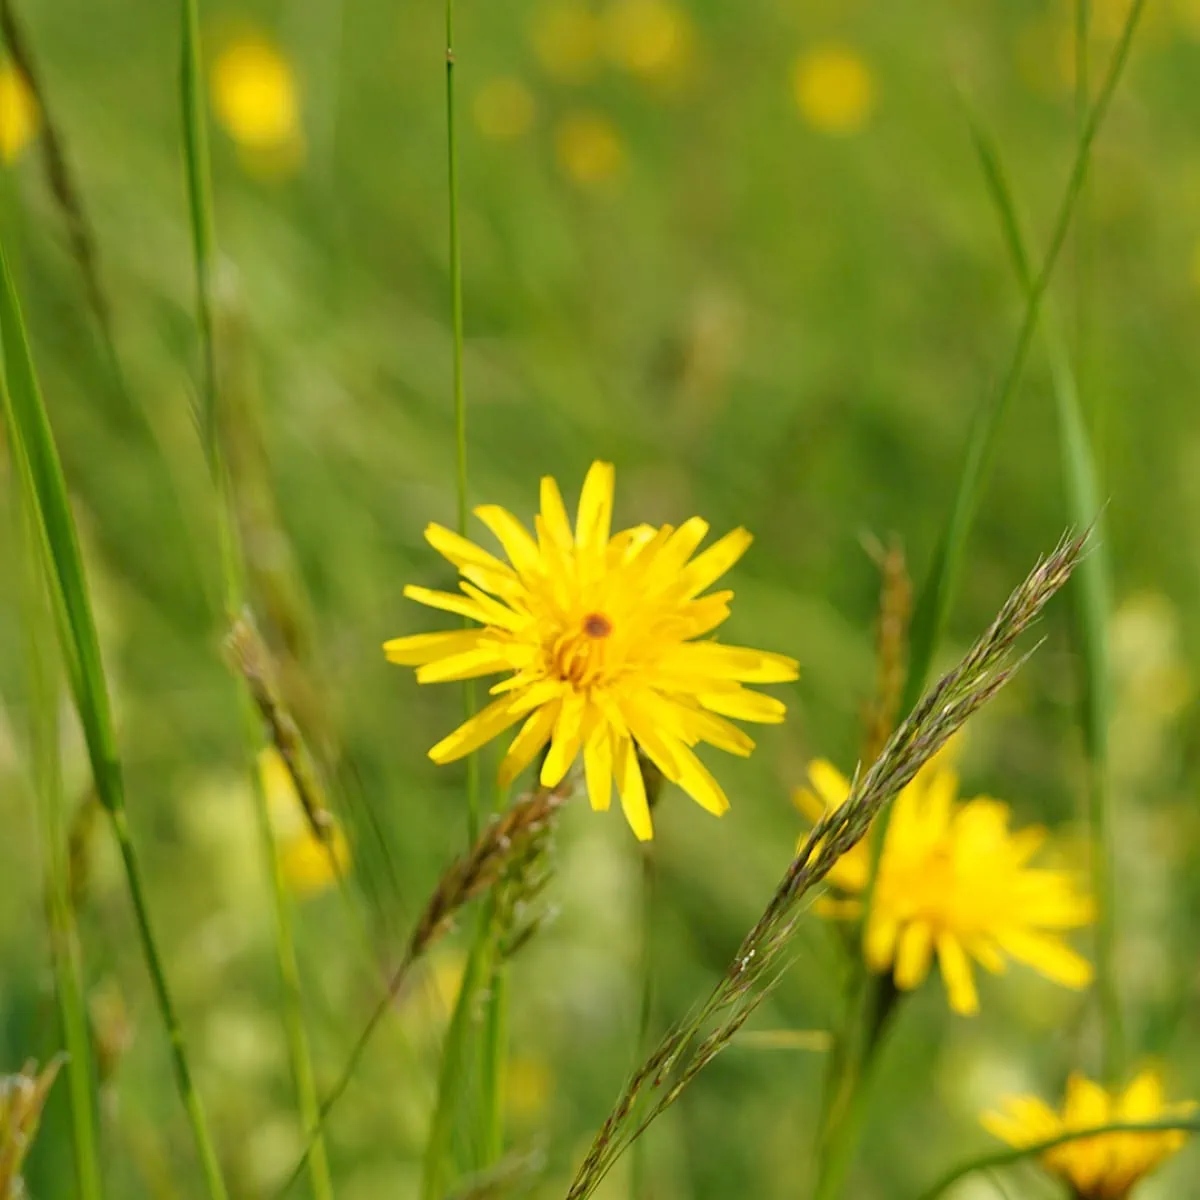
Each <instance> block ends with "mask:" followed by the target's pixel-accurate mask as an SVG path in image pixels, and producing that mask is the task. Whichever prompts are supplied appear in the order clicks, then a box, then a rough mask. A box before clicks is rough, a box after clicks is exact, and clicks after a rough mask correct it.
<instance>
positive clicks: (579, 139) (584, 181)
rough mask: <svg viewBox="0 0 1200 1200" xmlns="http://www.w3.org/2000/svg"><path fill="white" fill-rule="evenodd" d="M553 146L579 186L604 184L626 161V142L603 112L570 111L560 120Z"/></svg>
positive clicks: (564, 169)
mask: <svg viewBox="0 0 1200 1200" xmlns="http://www.w3.org/2000/svg"><path fill="white" fill-rule="evenodd" d="M554 145H555V150H556V151H557V154H558V162H559V165H560V166H561V167H562V169H563V171H564V172H565V173H566V174H567V176H569V177H570V179H572V180H573V181H574V182H575V183H577V184H579V185H580V186H581V187H593V186H595V185H597V184H603V183H607V182H608V181H609V180H611V179H613V178H614V177H615V176H616V175H617V174H618V173H619V172H620V170H621V168H622V167H623V166H624V164H625V143H624V142H623V141H622V140H621V135H620V133H619V132H618V131H617V127H616V126H615V125H614V124H613V123H612V121H610V120H609V119H608V117H606V116H605V115H604V114H603V113H598V112H575V113H569V114H568V115H567V116H565V117H564V118H563V119H562V121H561V122H560V123H559V126H558V129H557V131H556V133H555V138H554Z"/></svg>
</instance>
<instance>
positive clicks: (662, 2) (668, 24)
mask: <svg viewBox="0 0 1200 1200" xmlns="http://www.w3.org/2000/svg"><path fill="white" fill-rule="evenodd" d="M604 34H605V44H606V48H607V50H608V54H609V57H610V58H611V59H612V60H613V62H615V63H616V64H617V65H618V66H620V67H623V68H624V69H625V70H627V71H630V72H632V73H633V74H635V75H641V76H643V77H644V78H646V79H667V78H670V77H671V76H672V75H675V74H676V73H677V72H678V71H679V69H680V68H681V67H682V66H683V65H684V63H685V62H686V60H687V57H688V54H689V52H690V50H691V42H692V27H691V25H690V24H689V22H688V18H687V14H686V13H685V12H684V11H683V10H682V9H681V8H679V6H678V5H676V4H673V3H671V2H670V0H614V2H613V3H612V4H610V5H609V7H608V8H607V10H606V11H605V14H604Z"/></svg>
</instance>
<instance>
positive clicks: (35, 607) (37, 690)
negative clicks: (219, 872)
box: [22, 514, 104, 1200]
mask: <svg viewBox="0 0 1200 1200" xmlns="http://www.w3.org/2000/svg"><path fill="white" fill-rule="evenodd" d="M25 524H26V536H25V538H24V541H25V551H26V553H25V556H24V557H25V568H26V569H25V571H24V584H25V586H24V587H23V589H22V590H23V592H24V597H23V601H24V603H23V608H24V615H25V622H24V623H25V633H26V638H25V644H26V648H27V652H28V660H29V684H30V686H29V712H30V721H29V724H30V743H31V750H32V759H33V783H34V793H35V797H36V802H37V811H38V817H39V826H40V829H41V842H42V853H43V856H44V861H45V879H46V897H47V901H48V906H47V907H48V909H49V918H50V950H51V955H52V958H53V963H54V980H55V993H56V995H57V998H58V1008H59V1016H60V1018H61V1020H62V1029H63V1042H64V1044H65V1046H66V1050H67V1087H68V1091H69V1093H70V1100H71V1135H72V1141H73V1144H74V1150H75V1182H76V1188H77V1191H78V1194H79V1196H80V1200H100V1198H101V1197H102V1196H103V1193H104V1189H103V1185H102V1172H101V1169H100V1159H99V1155H98V1153H97V1146H96V1127H95V1095H96V1088H95V1081H94V1079H93V1074H92V1070H93V1058H92V1046H91V1039H90V1038H89V1036H88V1015H87V1005H86V1002H85V999H84V996H85V988H84V982H83V967H82V963H81V960H80V949H79V932H78V929H77V927H76V923H75V913H74V910H73V908H72V906H71V902H70V899H69V895H68V892H69V884H68V870H67V862H66V853H65V850H66V844H67V836H66V822H65V819H64V815H63V807H64V800H63V787H62V773H61V771H60V768H59V750H58V689H57V687H56V686H55V681H54V672H53V668H52V666H51V662H50V654H51V652H50V650H49V646H50V639H51V637H52V634H51V632H50V630H49V629H48V628H47V626H46V620H45V613H44V610H43V604H44V601H45V596H44V594H43V588H42V583H41V571H40V568H39V565H38V562H37V560H36V531H35V530H34V528H33V522H32V519H31V517H30V516H29V515H28V514H26V519H25Z"/></svg>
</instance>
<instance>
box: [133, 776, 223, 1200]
mask: <svg viewBox="0 0 1200 1200" xmlns="http://www.w3.org/2000/svg"><path fill="white" fill-rule="evenodd" d="M114 767H115V764H114ZM109 811H110V816H111V818H112V826H113V832H114V833H115V835H116V838H117V846H118V847H119V849H120V851H121V862H122V864H123V865H124V868H125V878H126V881H127V882H128V885H129V898H130V900H131V902H132V904H133V915H134V922H135V924H136V925H137V930H138V938H139V940H140V941H141V944H142V955H143V957H144V958H145V960H146V965H147V967H148V968H149V970H150V981H151V983H152V984H153V987H154V998H155V1000H156V1001H157V1004H158V1009H159V1012H160V1013H161V1015H162V1020H163V1024H164V1025H165V1026H166V1029H167V1039H168V1041H169V1042H170V1044H171V1063H172V1066H173V1067H174V1070H175V1081H176V1084H177V1085H178V1088H179V1094H180V1096H181V1097H182V1099H183V1107H184V1110H185V1111H186V1113H187V1118H188V1124H189V1125H190V1126H191V1129H192V1136H193V1138H194V1139H195V1142H196V1150H197V1152H198V1154H199V1157H200V1169H201V1172H202V1174H203V1176H204V1182H205V1185H206V1187H207V1189H208V1194H209V1196H210V1198H211V1200H227V1198H228V1193H227V1192H226V1190H225V1182H224V1180H223V1179H222V1178H221V1168H220V1164H219V1163H218V1161H217V1153H216V1149H215V1148H214V1146H213V1142H212V1137H211V1135H210V1134H209V1131H208V1122H207V1121H206V1120H205V1116H204V1108H203V1106H202V1105H201V1103H200V1096H199V1093H198V1092H197V1091H196V1086H195V1084H194V1083H193V1081H192V1071H191V1067H190V1065H189V1063H188V1055H187V1047H186V1044H185V1043H184V1040H183V1030H182V1028H181V1026H180V1024H179V1018H178V1016H177V1015H176V1013H175V1003H174V1001H173V1000H172V999H171V992H170V989H169V988H168V986H167V976H166V972H165V971H164V969H163V962H162V957H161V955H160V954H159V952H158V943H157V941H156V940H155V937H154V931H153V928H152V927H151V924H150V909H149V906H148V905H147V903H146V893H145V888H144V887H143V885H142V871H141V867H140V865H139V863H138V858H137V853H136V851H135V850H134V845H133V838H132V837H131V836H130V832H129V820H128V818H127V816H126V814H125V806H124V805H123V804H121V805H119V806H117V807H114V808H111V809H110V810H109Z"/></svg>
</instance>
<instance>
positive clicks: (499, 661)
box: [384, 462, 797, 840]
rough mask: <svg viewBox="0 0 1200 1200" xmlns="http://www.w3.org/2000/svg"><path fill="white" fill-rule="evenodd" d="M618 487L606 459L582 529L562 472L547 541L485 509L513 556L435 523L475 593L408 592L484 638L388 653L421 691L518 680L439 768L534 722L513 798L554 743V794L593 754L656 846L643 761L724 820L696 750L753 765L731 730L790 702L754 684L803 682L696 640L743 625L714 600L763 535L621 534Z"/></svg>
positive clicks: (455, 637) (593, 777) (600, 801)
mask: <svg viewBox="0 0 1200 1200" xmlns="http://www.w3.org/2000/svg"><path fill="white" fill-rule="evenodd" d="M613 485H614V472H613V468H612V466H611V464H609V463H602V462H598V463H594V464H593V465H592V467H591V469H590V470H589V471H588V474H587V478H586V479H585V481H584V484H583V490H582V493H581V495H580V498H579V508H578V511H577V514H576V518H575V524H574V527H573V528H572V526H571V523H570V521H569V520H568V517H567V510H566V508H565V506H564V505H563V500H562V495H561V493H560V492H559V489H558V484H557V483H556V482H555V481H554V480H553V479H552V478H550V477H549V476H547V477H545V478H543V479H542V482H541V512H540V513H539V514H538V516H537V519H536V524H535V532H534V533H533V534H531V533H530V532H529V531H528V530H527V529H526V528H525V526H524V525H522V524H521V522H520V521H518V520H517V518H516V517H514V516H513V515H512V514H511V513H510V512H508V511H506V510H505V509H503V508H500V507H498V506H496V505H492V504H487V505H483V506H482V507H480V508H477V509H475V515H476V516H477V517H478V518H479V519H480V520H481V521H482V522H483V524H484V525H486V526H487V528H488V529H489V530H490V531H491V532H492V534H493V535H494V536H495V538H496V540H497V541H498V542H499V544H500V546H501V547H502V548H503V551H504V554H505V556H506V559H505V560H502V559H500V558H497V557H496V556H495V555H493V554H491V553H489V552H488V551H487V550H484V549H482V548H481V547H479V546H477V545H475V543H473V542H470V541H468V540H467V539H466V538H463V537H460V536H459V535H458V534H456V533H452V532H451V531H450V530H449V529H445V528H443V527H442V526H441V525H430V526H429V528H428V529H427V530H426V531H425V536H426V538H427V539H428V541H429V543H430V545H431V546H433V548H434V549H435V550H437V551H438V552H439V553H441V554H443V555H444V556H445V557H446V558H448V559H449V560H450V562H452V563H453V564H454V565H455V566H456V567H457V568H458V570H459V573H460V574H461V575H462V580H461V582H460V585H459V586H460V589H461V590H460V591H459V592H456V593H455V592H435V591H430V590H429V589H427V588H423V587H413V586H409V587H407V588H405V595H406V596H408V597H409V598H410V599H412V600H416V601H418V602H419V603H421V604H426V605H429V606H430V607H431V608H437V609H441V610H443V611H444V612H450V613H456V614H458V615H460V616H464V617H467V618H469V619H470V620H473V621H477V622H478V623H479V626H480V628H473V629H465V630H456V631H453V632H447V633H426V634H418V635H416V636H414V637H403V638H396V639H395V640H393V641H389V642H387V643H386V644H385V646H384V651H385V653H386V654H387V657H388V658H389V659H390V660H391V661H392V662H395V663H400V664H402V665H406V666H414V667H416V668H417V680H418V682H420V683H442V682H446V681H448V680H456V679H473V678H476V677H479V676H484V675H497V674H503V675H504V676H505V678H503V679H502V680H500V682H498V683H496V684H495V685H494V686H493V687H492V689H491V695H492V696H493V697H494V699H493V700H492V702H491V703H490V704H489V705H488V706H487V707H486V708H484V709H483V711H482V712H480V713H478V714H476V715H475V716H474V717H472V718H471V719H470V720H469V721H467V722H466V723H465V724H464V725H462V726H460V727H459V728H458V729H456V730H455V731H454V732H453V733H451V734H450V735H449V737H446V738H443V739H442V741H440V742H438V744H437V745H436V746H434V747H433V749H432V750H430V752H429V756H430V758H432V759H433V760H434V762H437V763H448V762H453V761H454V760H455V759H458V758H462V757H463V756H464V755H467V754H470V753H471V752H472V751H474V750H477V749H478V748H479V747H480V746H482V745H483V744H484V743H485V742H488V741H490V740H491V739H492V738H494V737H497V736H499V735H500V734H502V733H503V732H504V731H505V730H506V729H509V728H511V727H512V726H513V725H516V724H517V723H518V722H520V723H521V728H520V730H519V732H518V733H517V735H516V737H515V738H514V739H513V741H512V742H511V744H510V745H509V747H508V752H507V754H506V755H505V757H504V760H503V762H502V763H501V766H500V782H501V785H502V786H505V787H506V786H508V784H509V783H511V782H512V780H513V779H515V778H516V777H517V775H519V774H520V773H521V771H523V770H524V769H525V768H526V767H527V766H528V765H529V764H530V763H531V762H533V760H534V758H535V757H536V756H537V755H538V754H539V753H540V752H541V751H542V750H543V748H545V747H547V745H548V750H547V752H546V754H545V758H544V759H543V762H542V767H541V773H540V777H541V783H542V784H543V785H544V786H546V787H555V786H557V785H558V784H559V783H560V782H561V781H562V779H563V777H564V776H565V775H566V773H567V771H568V770H569V769H570V767H571V765H572V764H573V763H574V762H575V760H576V759H577V758H579V757H580V756H582V758H583V764H584V772H585V776H586V782H587V791H588V795H589V797H590V799H591V803H592V807H593V808H596V809H605V808H607V807H608V805H609V801H610V799H611V795H612V791H613V787H614V785H615V787H616V790H617V792H618V794H619V795H620V798H621V804H622V807H623V809H624V812H625V816H626V818H627V819H628V821H629V824H630V826H631V828H632V829H633V831H634V833H635V834H636V835H637V836H638V837H639V838H640V839H643V840H645V839H648V838H650V837H652V836H653V825H652V822H651V819H650V806H649V804H648V802H647V798H646V791H645V786H644V782H643V778H642V772H641V768H640V767H639V765H638V758H637V751H638V750H639V749H640V750H641V751H642V753H644V754H645V755H646V757H647V758H648V759H649V760H650V761H651V762H653V763H654V764H655V766H657V767H658V769H659V770H660V771H661V772H662V773H663V775H664V776H665V777H666V778H667V779H669V780H672V781H673V782H675V783H677V784H678V785H679V786H680V787H681V788H683V790H684V791H686V792H687V793H688V794H689V795H690V796H691V797H692V798H693V799H694V800H695V801H696V802H697V803H698V804H700V805H701V807H703V808H705V809H707V810H708V811H709V812H711V813H715V814H716V815H718V816H719V815H721V814H722V813H723V812H725V810H726V809H727V808H728V807H729V801H728V800H727V799H726V796H725V793H724V791H723V790H722V789H721V786H720V784H718V783H717V781H716V780H715V779H714V778H713V776H712V775H711V774H710V773H709V771H708V769H707V768H706V767H705V766H704V765H703V763H701V761H700V759H699V758H698V757H697V756H696V754H695V751H694V747H695V746H697V745H699V744H700V743H702V742H705V743H708V744H709V745H712V746H717V747H719V748H720V749H722V750H727V751H729V752H731V753H733V754H739V755H747V754H749V753H750V751H751V750H752V749H753V748H754V743H753V741H751V739H750V738H749V737H747V736H746V734H745V733H743V732H742V731H741V730H740V729H739V728H738V727H737V726H735V725H734V724H732V722H731V721H729V720H728V719H727V718H730V717H732V718H735V719H738V720H744V721H759V722H765V723H777V722H779V721H782V720H783V716H784V706H783V704H782V703H781V702H780V701H779V700H776V699H774V698H773V697H770V696H765V695H763V694H762V693H761V692H756V691H752V690H751V689H749V688H747V687H745V686H743V685H744V684H747V683H782V682H786V681H788V680H792V679H795V678H796V673H797V672H796V663H795V661H794V660H793V659H790V658H785V657H784V656H782V655H779V654H770V653H767V652H765V651H759V650H749V649H744V648H742V647H740V646H725V645H722V644H720V643H718V642H716V641H715V640H712V639H705V640H697V639H701V638H704V637H705V635H706V634H711V633H712V631H713V630H714V629H716V628H717V626H718V625H720V624H721V623H722V622H723V621H724V620H725V618H726V617H728V616H729V602H730V600H731V599H732V597H733V593H732V592H731V591H719V592H708V589H709V588H710V587H711V586H712V585H713V584H714V583H715V582H716V581H717V580H718V579H719V578H720V577H721V576H722V575H724V574H725V572H726V571H728V570H729V568H730V567H731V566H733V564H734V563H735V562H737V560H738V559H739V558H741V556H742V554H743V553H744V552H745V550H746V548H747V547H748V546H749V545H750V540H751V539H750V535H749V534H748V533H747V532H746V531H745V530H744V529H735V530H734V531H733V532H732V533H729V534H726V535H725V536H724V537H723V538H720V539H719V540H718V541H716V542H714V543H713V544H712V545H711V546H709V547H708V549H706V550H704V551H703V552H702V553H699V554H697V553H696V552H697V550H699V548H700V544H701V543H702V542H703V541H704V538H705V536H706V535H707V533H708V524H707V523H706V522H705V521H703V520H701V519H700V518H699V517H692V518H690V519H689V520H687V521H685V522H684V523H683V524H682V525H680V526H679V527H678V528H675V527H673V526H670V525H664V526H662V527H661V528H657V529H656V528H654V527H653V526H650V525H639V526H636V527H634V528H631V529H625V530H622V531H621V532H619V533H612V532H611V523H612V511H613ZM705 593H707V594H705Z"/></svg>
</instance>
